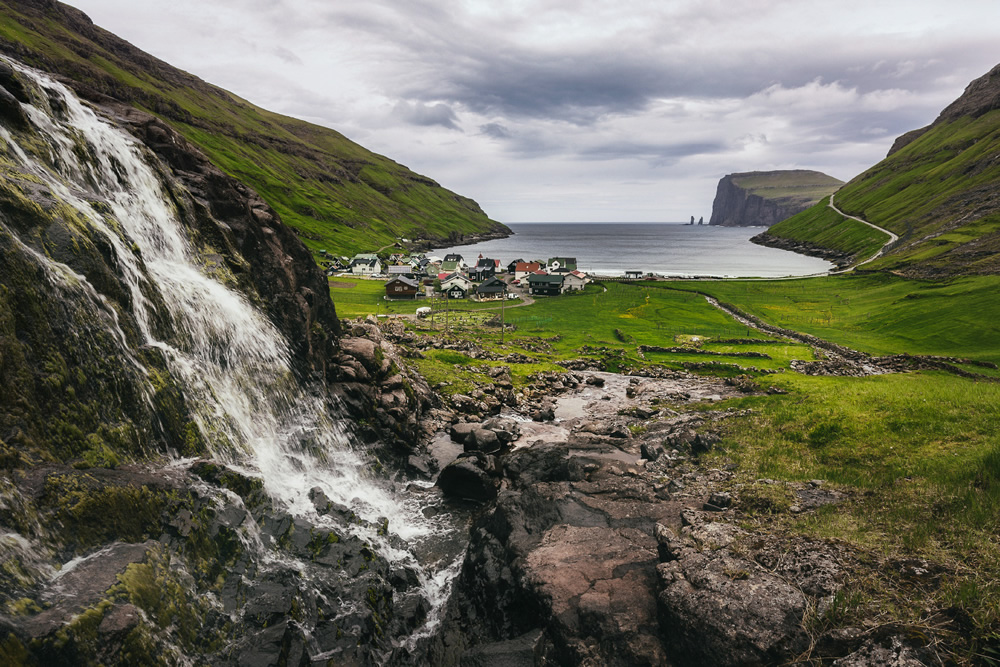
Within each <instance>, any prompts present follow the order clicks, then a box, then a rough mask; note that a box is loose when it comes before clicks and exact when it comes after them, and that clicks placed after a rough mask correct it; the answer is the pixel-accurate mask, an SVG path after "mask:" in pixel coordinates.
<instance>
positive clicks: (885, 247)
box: [827, 194, 899, 273]
mask: <svg viewBox="0 0 1000 667" xmlns="http://www.w3.org/2000/svg"><path fill="white" fill-rule="evenodd" d="M827 206H829V207H830V208H832V209H833V210H834V211H836V212H837V213H839V214H840V215H842V216H844V217H845V218H850V219H851V220H857V221H858V222H860V223H862V224H865V225H868V226H869V227H871V228H872V229H875V230H878V231H880V232H882V233H883V234H888V235H889V240H888V241H886V242H885V243H883V244H882V247H881V249H879V251H878V252H877V253H875V254H874V255H872V256H871V257H869V258H868V259H866V260H864V261H863V262H858V263H857V264H855V265H854V266H852V267H849V268H847V269H844V270H843V271H831V273H844V272H846V271H850V270H852V269H856V268H857V267H859V266H862V265H863V264H867V263H868V262H873V261H875V260H876V259H878V258H879V257H881V256H882V255H884V254H885V251H886V250H888V249H889V246H891V245H892V244H893V243H895V242H896V241H898V240H899V237H898V236H896V235H895V234H893V233H892V232H890V231H889V230H888V229H885V228H884V227H879V226H878V225H875V224H872V223H870V222H868V221H867V220H863V219H861V218H859V217H857V216H855V215H848V214H847V213H844V212H843V211H841V210H840V209H839V208H837V206H836V205H835V204H834V203H833V195H832V194H831V195H830V201H829V202H828V203H827Z"/></svg>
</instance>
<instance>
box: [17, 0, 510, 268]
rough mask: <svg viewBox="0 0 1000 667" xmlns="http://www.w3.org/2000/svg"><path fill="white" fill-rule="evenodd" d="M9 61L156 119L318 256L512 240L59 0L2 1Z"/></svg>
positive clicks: (397, 174)
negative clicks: (422, 241)
mask: <svg viewBox="0 0 1000 667" xmlns="http://www.w3.org/2000/svg"><path fill="white" fill-rule="evenodd" d="M0 15H2V20H0V53H4V54H7V55H10V56H12V57H14V58H17V59H18V60H20V61H22V62H25V63H27V64H30V65H33V66H36V67H38V68H40V69H43V70H47V71H49V72H53V73H57V74H58V75H60V76H62V77H64V79H65V82H66V83H67V84H68V85H70V86H71V87H72V88H74V89H75V90H76V91H77V93H78V94H80V95H81V96H83V97H85V98H90V99H94V100H106V98H108V97H110V98H113V99H115V100H118V101H121V102H125V103H128V104H131V105H133V106H135V107H137V108H139V109H142V110H144V111H148V112H150V113H153V114H154V115H156V116H158V117H160V118H161V119H162V120H164V121H165V122H167V123H168V124H169V125H170V126H172V127H173V128H174V129H175V130H177V131H179V132H180V133H181V134H182V135H184V137H186V138H187V139H188V140H190V141H191V142H193V143H194V144H195V145H197V146H198V147H199V148H200V149H201V150H203V151H204V152H205V153H206V154H207V155H208V156H209V158H210V159H211V160H212V161H213V162H214V163H215V164H216V165H217V166H219V167H220V168H222V169H223V170H224V171H226V172H227V173H228V174H229V175H231V176H234V177H236V178H238V179H239V180H241V181H243V182H245V183H247V184H248V185H250V186H251V187H253V188H254V189H255V190H256V191H257V192H259V193H260V195H261V196H262V197H263V198H264V199H265V200H266V201H267V203H268V204H269V205H270V206H272V207H273V208H274V209H275V210H276V211H277V212H278V213H279V214H280V215H281V217H282V219H283V220H284V221H285V222H286V223H288V224H290V225H292V226H293V227H294V228H295V229H296V230H298V232H299V234H300V236H301V237H302V238H303V240H305V242H306V244H307V245H309V246H310V247H311V248H312V249H313V250H314V251H315V250H318V249H320V248H325V249H328V250H330V251H332V252H337V253H342V254H349V253H353V252H356V251H360V250H372V249H374V248H376V247H380V246H382V245H386V244H388V243H391V242H393V241H395V239H396V238H397V237H401V236H402V237H406V238H429V237H433V238H439V239H456V238H461V237H463V236H466V235H489V236H502V235H506V234H507V233H509V231H508V230H507V229H506V228H505V227H504V226H503V225H502V224H500V223H498V222H496V221H493V220H490V219H489V218H488V217H487V215H486V214H485V213H484V212H483V211H482V209H481V208H480V207H479V205H478V204H476V202H474V201H472V200H471V199H468V198H465V197H462V196H460V195H457V194H455V193H453V192H450V191H448V190H446V189H444V188H442V187H440V186H439V185H438V184H437V183H435V182H434V181H433V180H431V179H429V178H426V177H424V176H421V175H419V174H415V173H413V172H412V171H410V170H409V169H407V168H406V167H404V166H402V165H399V164H397V163H396V162H393V161H392V160H390V159H389V158H386V157H383V156H381V155H376V154H375V153H372V152H370V151H368V150H366V149H365V148H363V147H361V146H359V145H358V144H355V143H353V142H351V141H350V140H348V139H347V138H346V137H344V136H343V135H341V134H339V133H338V132H335V131H333V130H330V129H327V128H323V127H319V126H316V125H313V124H310V123H306V122H303V121H300V120H296V119H293V118H288V117H285V116H281V115H279V114H274V113H271V112H268V111H266V110H264V109H261V108H259V107H256V106H254V105H253V104H251V103H249V102H247V101H245V100H241V99H239V98H238V97H236V96H234V95H232V94H230V93H228V92H226V91H224V90H222V89H220V88H217V87H215V86H212V85H210V84H208V83H205V82H204V81H202V80H200V79H198V78H197V77H194V76H192V75H190V74H187V73H186V72H182V71H180V70H178V69H176V68H174V67H171V66H170V65H168V64H166V63H164V62H162V61H160V60H157V59H156V58H153V57H152V56H150V55H148V54H146V53H144V52H142V51H140V50H139V49H137V48H135V47H134V46H132V45H131V44H129V43H128V42H125V41H124V40H122V39H120V38H118V37H116V36H115V35H113V34H111V33H109V32H107V31H105V30H103V29H101V28H99V27H97V26H95V25H93V23H92V22H91V21H90V19H89V18H88V17H87V16H86V15H85V14H83V13H82V12H80V11H79V10H76V9H74V8H72V7H69V6H67V5H64V4H62V3H59V2H55V1H54V0H19V1H18V2H12V1H10V0H7V1H4V2H0Z"/></svg>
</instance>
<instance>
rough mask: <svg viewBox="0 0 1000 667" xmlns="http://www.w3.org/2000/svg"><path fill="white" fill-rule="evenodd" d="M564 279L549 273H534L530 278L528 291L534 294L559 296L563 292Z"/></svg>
mask: <svg viewBox="0 0 1000 667" xmlns="http://www.w3.org/2000/svg"><path fill="white" fill-rule="evenodd" d="M562 284H563V277H562V276H561V275H558V274H556V275H550V274H548V273H532V274H531V275H530V276H528V291H530V292H531V293H532V294H538V295H550V296H558V295H559V294H560V293H561V292H562Z"/></svg>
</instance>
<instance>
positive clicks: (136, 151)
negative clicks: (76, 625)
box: [0, 61, 449, 602]
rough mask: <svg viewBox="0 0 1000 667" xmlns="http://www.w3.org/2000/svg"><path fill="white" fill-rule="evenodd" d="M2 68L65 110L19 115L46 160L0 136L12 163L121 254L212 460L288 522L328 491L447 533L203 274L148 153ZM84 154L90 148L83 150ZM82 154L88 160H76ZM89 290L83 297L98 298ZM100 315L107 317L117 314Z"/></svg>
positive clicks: (260, 327)
mask: <svg viewBox="0 0 1000 667" xmlns="http://www.w3.org/2000/svg"><path fill="white" fill-rule="evenodd" d="M8 62H9V64H10V65H11V66H12V67H14V68H15V69H17V70H18V71H20V72H21V73H22V74H23V75H25V76H28V77H30V78H32V79H33V80H34V81H35V83H36V84H37V85H38V86H39V87H40V88H41V89H43V90H44V91H45V92H46V94H47V95H49V97H50V99H51V98H56V99H58V100H59V104H58V107H59V110H58V113H57V112H54V111H53V110H52V109H51V108H38V107H28V106H25V111H26V112H27V113H28V115H29V118H30V120H31V122H32V124H33V125H34V126H35V127H36V129H37V130H38V133H39V135H40V136H42V137H43V138H44V139H45V141H46V142H47V143H48V151H49V154H48V155H44V154H39V153H40V152H44V151H38V150H37V147H36V148H35V149H34V150H32V149H29V148H25V147H18V146H17V145H16V144H15V143H14V140H13V138H12V136H11V135H10V134H9V133H7V132H6V131H3V138H4V139H6V141H7V144H8V149H9V150H8V154H9V155H10V157H11V159H13V160H15V161H16V162H19V164H18V166H17V168H18V169H19V170H22V171H25V172H29V173H31V174H33V175H34V177H36V178H38V179H41V180H42V182H43V183H45V185H46V186H47V187H48V188H49V189H50V190H51V192H52V193H53V195H54V196H56V197H57V198H59V199H61V200H62V201H63V202H64V203H65V204H67V205H69V206H71V207H72V208H73V209H75V210H76V211H77V212H78V213H79V214H80V215H81V216H83V217H84V218H85V219H86V220H87V223H88V224H89V225H90V226H91V227H92V228H93V229H95V230H97V231H99V232H100V233H101V234H102V235H103V236H104V237H105V238H106V239H107V241H108V243H110V244H111V246H112V247H113V248H114V251H115V255H116V259H117V265H118V266H117V268H118V271H119V273H120V277H121V278H122V279H123V282H124V283H125V284H126V285H127V287H128V289H129V290H130V293H131V294H130V296H131V303H132V308H133V312H132V315H133V316H134V318H135V320H136V321H137V322H138V325H139V327H140V330H141V331H140V333H141V336H142V338H143V339H144V340H143V343H144V344H146V345H151V346H155V347H157V348H159V349H160V350H162V351H163V353H164V355H165V356H166V358H167V360H168V364H169V367H170V369H171V372H172V373H173V374H174V375H175V376H177V377H179V378H180V379H181V381H182V384H183V385H184V388H185V392H186V394H187V396H188V398H189V401H188V402H189V405H191V406H193V407H194V409H195V411H196V413H195V415H194V417H195V420H196V422H197V423H198V425H199V427H200V429H201V431H202V433H203V435H204V436H205V438H206V440H207V441H208V442H209V443H210V447H211V448H212V451H213V455H214V456H215V457H216V458H217V459H219V460H220V461H222V462H224V463H226V464H228V465H231V466H233V467H235V468H237V469H240V470H242V471H244V472H246V473H249V474H251V475H255V476H259V477H260V478H261V479H262V480H263V482H264V485H265V488H266V490H267V491H268V493H269V494H270V495H271V496H272V497H274V498H275V499H277V500H278V501H280V502H281V503H282V504H284V505H285V506H286V507H287V509H288V510H289V511H290V512H291V513H293V514H296V515H300V516H309V518H310V520H312V521H314V522H316V523H322V521H324V519H323V518H322V517H318V516H317V515H316V513H315V510H314V508H313V505H312V503H311V502H310V500H309V498H308V494H309V491H310V489H312V488H314V487H320V488H321V489H322V490H323V492H324V493H325V494H326V495H327V496H328V497H329V498H330V499H332V500H334V501H336V502H339V503H341V504H343V505H347V506H349V507H351V509H352V510H353V511H354V512H355V513H356V514H358V515H359V516H361V517H362V518H364V519H367V520H368V521H371V522H373V523H374V522H376V521H378V519H379V518H380V517H388V518H390V530H391V532H392V533H395V534H396V535H398V536H399V537H401V538H403V539H404V540H405V541H407V542H411V543H419V542H420V541H421V540H425V539H430V538H434V537H435V536H436V535H438V534H439V533H440V532H441V531H443V530H448V528H445V527H444V524H439V523H436V522H435V521H434V520H432V519H427V518H425V517H424V516H423V514H422V513H421V511H420V510H421V508H420V507H419V506H418V505H417V504H416V503H415V502H407V501H406V500H405V498H401V497H400V496H399V495H397V494H395V493H393V492H392V490H391V487H390V486H389V485H388V484H386V483H384V482H381V481H379V480H377V479H375V478H374V477H373V476H371V475H369V474H368V473H367V469H368V468H369V466H370V461H369V460H368V459H366V457H365V456H364V454H363V452H359V451H358V450H356V449H355V448H353V447H352V446H351V444H350V440H349V438H348V436H347V434H346V433H345V430H344V428H343V427H342V425H341V424H340V423H339V421H338V419H339V417H338V416H336V411H335V409H333V408H332V406H331V405H330V404H329V401H328V400H327V399H326V398H324V397H323V395H322V393H321V392H320V391H313V390H310V388H309V387H303V386H300V385H299V384H298V382H297V381H296V379H295V377H294V375H293V373H292V370H291V365H290V354H289V349H288V344H287V342H286V341H285V340H284V339H283V337H282V336H281V334H280V333H279V332H278V331H277V329H276V328H275V327H274V326H273V325H272V324H271V323H270V322H269V321H268V319H267V318H266V317H265V316H264V315H263V314H262V313H261V312H259V311H258V310H256V309H255V308H254V307H253V306H252V305H251V304H250V303H249V302H248V301H247V299H246V298H244V297H243V296H242V295H240V294H239V293H237V292H235V291H233V290H232V289H229V288H228V287H226V286H225V285H223V284H222V283H221V282H219V281H218V280H215V279H213V278H212V277H209V276H208V275H206V274H205V273H204V272H203V271H202V270H200V269H199V266H198V261H197V255H196V251H195V249H194V248H192V246H191V243H190V242H189V239H188V237H187V234H186V231H185V228H184V227H183V225H182V224H181V223H180V221H179V219H178V215H177V211H176V210H175V209H174V207H173V205H172V204H171V203H170V202H171V200H170V198H169V197H168V196H167V194H166V192H165V191H164V187H163V185H162V184H161V182H160V179H159V178H158V176H157V172H156V170H154V169H153V168H152V167H151V166H150V159H152V158H151V156H150V155H149V153H148V151H147V150H146V149H144V148H143V147H141V146H140V145H139V144H138V143H137V142H136V141H135V140H134V139H132V138H131V137H130V136H128V135H127V134H126V133H124V132H123V131H121V130H120V129H118V128H116V127H115V126H113V125H111V124H110V123H108V122H106V121H105V120H103V119H101V118H100V117H98V115H97V114H96V113H95V112H94V111H93V110H91V109H90V108H88V107H87V106H85V105H84V104H83V103H81V102H80V101H79V100H78V99H77V98H76V96H75V95H73V94H72V93H71V92H70V91H69V90H68V89H66V88H65V87H64V86H62V85H61V84H59V83H57V82H55V81H53V80H52V79H50V78H48V77H46V76H44V75H42V74H39V73H37V72H34V71H32V70H29V69H27V68H25V67H23V66H21V65H20V64H19V63H16V62H13V61H8ZM0 130H2V128H0ZM81 144H83V145H84V146H85V147H86V150H84V151H81V150H80V146H81ZM80 154H87V155H88V156H89V158H88V159H87V160H81V159H80V158H79V157H78V156H79V155H80ZM92 201H101V202H103V203H104V204H106V205H107V207H108V208H110V214H108V215H104V214H101V213H99V212H98V210H96V209H95V207H94V206H92V204H91V202H92ZM34 254H35V255H36V258H37V260H38V261H39V262H40V263H43V264H48V265H49V266H47V270H48V271H49V272H50V273H52V274H53V275H57V274H58V275H71V276H72V278H73V279H74V280H76V281H79V282H83V283H85V282H86V279H85V278H84V277H83V276H79V275H77V274H75V273H74V272H72V271H70V270H69V269H68V267H63V266H62V265H58V266H56V263H55V262H53V261H52V260H51V259H49V258H47V257H45V256H44V255H41V254H38V253H34ZM67 272H68V273H67ZM88 289H89V293H92V294H91V296H90V297H89V298H91V299H93V300H95V301H101V300H102V299H103V297H101V296H100V295H99V294H98V293H97V292H96V291H95V290H93V288H92V287H89V286H88ZM154 289H155V290H156V291H158V292H159V293H160V294H161V295H162V297H163V299H164V301H165V303H166V305H167V308H168V309H169V312H170V316H171V319H172V322H173V328H174V333H173V334H171V335H159V336H158V335H157V329H156V326H154V322H155V320H156V318H155V312H154V309H153V305H152V303H153V298H152V295H153V292H154ZM99 306H100V308H101V309H103V311H104V312H107V313H108V315H107V317H108V318H109V319H110V318H112V317H113V314H114V308H113V307H112V306H111V305H109V304H108V303H106V302H103V303H100V304H99ZM122 343H123V344H124V340H122ZM136 363H138V362H136ZM326 520H327V521H329V519H326ZM338 528H341V529H343V528H344V527H342V526H341V527H338ZM350 529H351V530H355V531H366V530H367V529H365V528H364V527H363V526H353V527H351V528H350ZM361 536H362V537H363V538H364V539H366V540H369V541H371V542H373V543H380V547H377V548H379V549H380V551H381V553H383V555H386V556H388V557H389V558H395V559H402V560H406V561H411V563H412V558H413V557H412V556H411V554H409V553H406V552H402V551H399V550H398V549H395V548H393V547H391V546H390V545H389V543H388V541H387V540H384V539H383V538H380V537H379V536H378V535H377V534H375V532H374V531H371V532H365V534H363V535H361ZM443 570H444V568H443V567H440V566H439V567H437V568H433V569H431V570H422V579H423V580H424V584H425V589H426V590H425V592H426V594H427V595H428V597H430V598H431V599H432V602H435V601H439V599H440V596H442V595H443V594H444V591H445V589H446V588H447V582H448V579H449V577H448V576H445V575H443V574H442V572H443Z"/></svg>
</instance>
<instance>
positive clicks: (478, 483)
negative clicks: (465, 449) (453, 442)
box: [437, 456, 500, 502]
mask: <svg viewBox="0 0 1000 667" xmlns="http://www.w3.org/2000/svg"><path fill="white" fill-rule="evenodd" d="M492 459H493V457H491V456H462V457H460V458H458V459H456V460H455V461H453V462H452V463H449V464H448V465H447V466H445V468H444V470H442V471H441V475H440V476H439V477H438V481H437V486H438V487H439V488H440V489H441V491H442V492H443V493H444V494H445V495H448V496H452V497H455V498H463V499H466V500H477V501H481V502H486V501H489V500H493V499H494V498H496V497H497V489H498V488H499V485H500V481H499V479H497V477H496V476H495V475H494V474H493V472H492V469H494V468H495V462H494V461H492Z"/></svg>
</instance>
